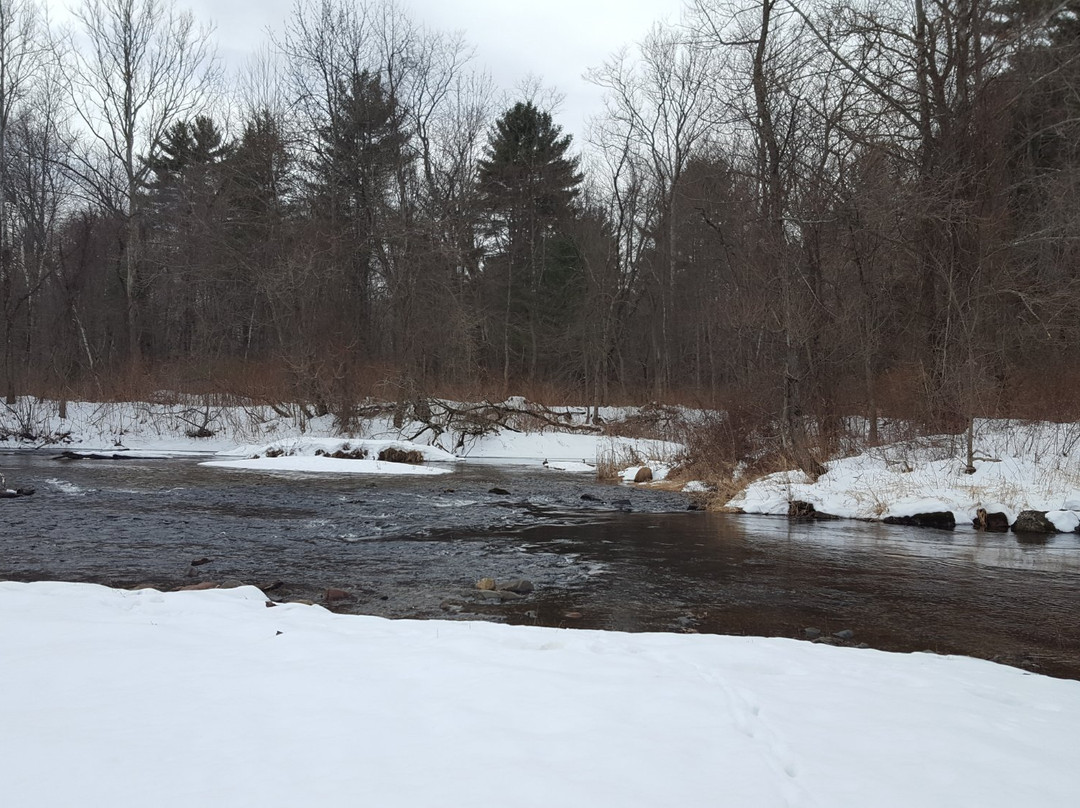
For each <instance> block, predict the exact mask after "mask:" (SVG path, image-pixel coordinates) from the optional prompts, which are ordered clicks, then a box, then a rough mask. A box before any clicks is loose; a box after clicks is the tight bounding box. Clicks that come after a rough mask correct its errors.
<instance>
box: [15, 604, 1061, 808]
mask: <svg viewBox="0 0 1080 808" xmlns="http://www.w3.org/2000/svg"><path fill="white" fill-rule="evenodd" d="M0 649H2V653H0V750H2V754H0V782H2V783H3V788H4V799H5V801H7V802H9V803H10V804H12V805H42V806H48V805H52V806H60V805H82V806H105V805H115V804H117V803H121V804H129V803H134V802H136V801H145V800H150V801H152V802H153V803H154V804H155V805H161V806H165V807H166V808H167V807H168V806H178V807H179V806H183V807H184V808H187V806H190V805H193V804H203V805H260V806H267V808H275V806H283V807H284V806H290V805H355V804H364V805H372V806H375V805H377V806H380V808H395V807H396V806H402V808H406V807H407V808H416V806H434V805H439V806H447V808H455V807H456V806H462V807H464V806H468V808H474V807H475V806H476V805H477V804H483V803H484V802H486V801H490V800H496V801H499V802H507V803H512V804H514V805H520V806H544V808H546V807H547V806H551V805H565V806H620V808H633V807H634V806H643V807H644V806H648V808H656V806H667V805H684V806H706V805H731V806H755V808H768V807H769V806H785V807H789V806H811V805H813V806H829V808H845V806H851V807H852V808H865V806H868V805H872V806H875V808H886V807H887V806H897V807H898V808H899V807H900V806H903V807H904V808H910V807H911V806H953V805H979V806H985V808H994V806H1009V808H1012V806H1015V805H1037V806H1040V808H1056V807H1057V806H1061V807H1062V808H1065V806H1069V808H1071V806H1073V805H1075V803H1076V795H1077V794H1078V793H1080V770H1078V769H1077V767H1076V766H1075V762H1074V757H1075V742H1076V727H1077V725H1078V723H1080V683H1077V682H1073V681H1064V680H1056V679H1050V678H1046V677H1041V676H1035V675H1029V674H1026V673H1024V672H1022V671H1020V670H1017V669H1014V668H1008V667H1003V666H999V665H994V664H992V663H989V662H983V661H977V660H972V659H966V658H955V657H937V656H932V655H925V654H913V655H897V654H887V653H882V652H876V651H859V650H855V649H844V648H830V647H827V646H819V645H811V644H808V643H799V642H796V641H792V640H780V639H755V638H749V637H716V636H705V635H698V636H694V635H690V636H687V635H627V634H615V633H603V632H593V631H572V630H559V629H539V628H525V627H510V626H504V625H496V624H490V623H471V622H470V623H447V622H438V621H431V622H414V621H387V620H383V619H379V618H369V617H354V616H339V615H333V614H330V613H329V612H326V611H324V610H323V609H320V608H318V607H309V606H300V605H281V606H277V607H275V608H267V607H266V605H265V597H264V596H263V595H262V593H260V592H259V591H258V590H256V589H254V588H251V587H245V588H241V589H235V590H215V591H209V592H178V593H172V594H162V593H159V592H156V591H154V590H143V591H139V592H127V591H119V590H111V589H106V588H103V587H98V586H92V585H80V584H59V583H38V584H16V583H0Z"/></svg>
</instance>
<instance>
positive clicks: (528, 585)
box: [499, 579, 536, 595]
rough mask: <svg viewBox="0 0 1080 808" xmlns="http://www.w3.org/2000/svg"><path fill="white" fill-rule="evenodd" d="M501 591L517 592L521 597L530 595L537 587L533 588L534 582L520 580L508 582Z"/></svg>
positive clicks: (501, 587)
mask: <svg viewBox="0 0 1080 808" xmlns="http://www.w3.org/2000/svg"><path fill="white" fill-rule="evenodd" d="M499 589H501V590H503V591H505V592H516V593H517V594H519V595H528V594H529V593H530V592H532V591H533V590H535V589H536V587H535V586H533V582H532V581H526V580H524V579H519V580H517V581H508V582H507V583H505V584H503V585H502V586H500V587H499Z"/></svg>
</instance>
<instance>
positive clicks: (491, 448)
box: [0, 398, 701, 471]
mask: <svg viewBox="0 0 1080 808" xmlns="http://www.w3.org/2000/svg"><path fill="white" fill-rule="evenodd" d="M449 403H450V404H453V405H455V406H458V407H462V406H465V405H462V404H460V403H456V402H449ZM507 404H512V405H515V406H524V404H525V401H524V399H521V398H513V399H510V400H508V402H507ZM279 409H280V408H279ZM641 411H642V410H641V409H634V408H601V409H600V415H601V417H602V418H603V419H605V420H606V421H607V422H613V421H617V420H623V419H626V418H632V417H634V416H635V413H639V412H641ZM559 412H560V414H562V415H565V418H563V419H562V423H563V424H564V425H565V427H566V428H570V427H575V426H577V427H581V426H584V425H585V424H587V423H588V422H589V414H590V412H591V410H590V409H589V408H587V407H565V408H560V410H559ZM665 412H666V410H665ZM671 412H673V413H676V414H679V415H680V417H681V416H685V417H686V418H687V419H689V420H693V419H694V418H700V417H701V415H700V413H699V412H698V411H692V410H680V409H676V408H671ZM204 426H205V427H206V431H205V432H202V433H200V432H199V429H200V427H204ZM21 432H27V433H30V434H35V435H46V436H49V438H48V439H46V440H44V441H36V442H25V441H24V442H21V443H16V445H17V446H27V447H30V446H39V445H40V446H54V447H62V448H64V449H72V450H77V451H80V452H94V453H101V454H112V453H117V452H131V453H132V454H133V455H134V454H138V455H139V457H149V456H150V453H157V456H158V457H167V456H177V455H189V454H220V455H224V456H225V457H227V458H229V459H233V458H235V459H239V458H251V457H252V455H255V454H261V455H264V456H265V449H266V448H267V447H268V446H277V445H280V446H293V447H294V451H293V452H292V455H293V456H298V457H304V456H308V457H314V451H315V450H316V449H319V448H322V449H324V450H325V449H326V447H328V446H331V445H334V444H335V442H337V444H340V443H341V442H343V441H346V440H347V441H349V442H350V443H352V444H353V445H354V446H355V445H357V444H358V443H361V442H362V443H363V445H365V446H372V447H375V446H377V445H381V446H383V447H385V446H391V445H397V444H402V443H405V444H407V445H408V448H410V449H419V450H420V451H422V452H423V453H424V459H425V460H426V461H429V462H451V461H455V460H461V459H467V460H474V461H481V462H491V463H498V464H511V463H519V464H527V465H540V464H541V463H542V462H543V461H545V460H547V461H548V464H549V467H550V468H559V467H560V466H565V467H566V470H574V471H585V466H589V467H591V468H595V467H596V466H597V464H598V463H599V462H601V461H604V460H606V459H610V458H633V459H636V460H637V461H638V462H643V463H650V464H655V463H661V462H664V461H669V462H670V461H671V459H673V458H675V457H677V456H678V455H680V454H681V453H682V452H683V451H684V447H683V446H682V445H681V444H678V443H671V442H667V441H660V440H643V439H637V438H623V437H611V436H605V435H596V434H589V433H583V432H572V431H559V430H558V429H555V428H548V427H545V428H544V429H543V430H542V431H541V430H540V429H539V425H538V426H537V428H536V429H530V430H527V431H515V430H512V429H493V431H491V432H488V433H487V434H483V435H478V436H477V435H471V434H463V433H460V432H456V431H454V430H449V431H444V432H437V431H433V430H431V429H430V428H428V427H427V425H425V424H422V423H419V422H415V421H406V422H405V423H403V424H402V425H401V426H400V427H397V426H395V425H394V423H393V417H392V416H391V415H381V416H377V417H371V418H367V419H363V420H362V421H360V423H359V424H357V431H356V433H355V434H350V435H342V434H341V433H340V430H339V428H338V425H337V423H336V422H335V420H334V418H333V417H332V416H330V415H325V416H322V417H319V418H306V417H301V416H300V415H299V413H298V412H296V413H294V414H293V415H291V416H290V415H283V414H281V411H279V410H275V409H273V408H271V407H267V406H261V405H251V406H247V407H206V406H204V405H203V404H201V403H200V402H199V400H198V399H192V400H191V401H189V402H186V403H185V402H180V403H174V404H152V403H140V402H132V403H91V402H71V403H69V405H68V417H67V418H65V419H61V418H60V417H59V414H58V412H57V405H56V402H52V401H43V400H38V399H32V398H22V399H19V401H18V402H17V403H16V404H15V405H13V406H10V407H9V406H2V407H0V435H4V434H19V433H21ZM210 433H212V434H210ZM198 434H203V435H208V436H206V437H195V436H196V435H198ZM0 445H3V444H0ZM421 447H423V448H421ZM328 453H330V454H332V453H333V452H332V451H331V452H328ZM557 464H558V465H557ZM570 464H576V465H573V466H571V465H570ZM215 465H218V463H217V461H215ZM252 465H253V464H250V463H248V464H246V465H245V467H251V466H252ZM269 465H270V464H267V467H268V466H269ZM277 465H278V467H280V466H281V465H282V464H277ZM296 465H303V464H302V463H299V462H298V464H296ZM317 465H319V466H320V468H319V469H318V470H330V469H329V466H330V465H333V464H327V463H319V464H317ZM623 465H629V463H624V464H623ZM354 470H355V469H354Z"/></svg>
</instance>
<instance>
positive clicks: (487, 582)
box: [476, 578, 495, 592]
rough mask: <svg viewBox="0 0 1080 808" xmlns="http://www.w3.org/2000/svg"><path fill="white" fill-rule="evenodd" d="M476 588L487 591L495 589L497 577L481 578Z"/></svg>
mask: <svg viewBox="0 0 1080 808" xmlns="http://www.w3.org/2000/svg"><path fill="white" fill-rule="evenodd" d="M476 588H477V589H480V590H483V591H485V592H493V591H495V579H494V578H481V579H480V580H479V581H477V582H476Z"/></svg>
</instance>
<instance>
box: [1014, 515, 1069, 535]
mask: <svg viewBox="0 0 1080 808" xmlns="http://www.w3.org/2000/svg"><path fill="white" fill-rule="evenodd" d="M1012 529H1013V533H1057V532H1058V529H1057V528H1056V527H1054V523H1053V522H1051V521H1050V520H1049V519H1047V518H1046V511H1020V514H1019V515H1018V516H1017V517H1016V521H1015V522H1014V523H1013V526H1012Z"/></svg>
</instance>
